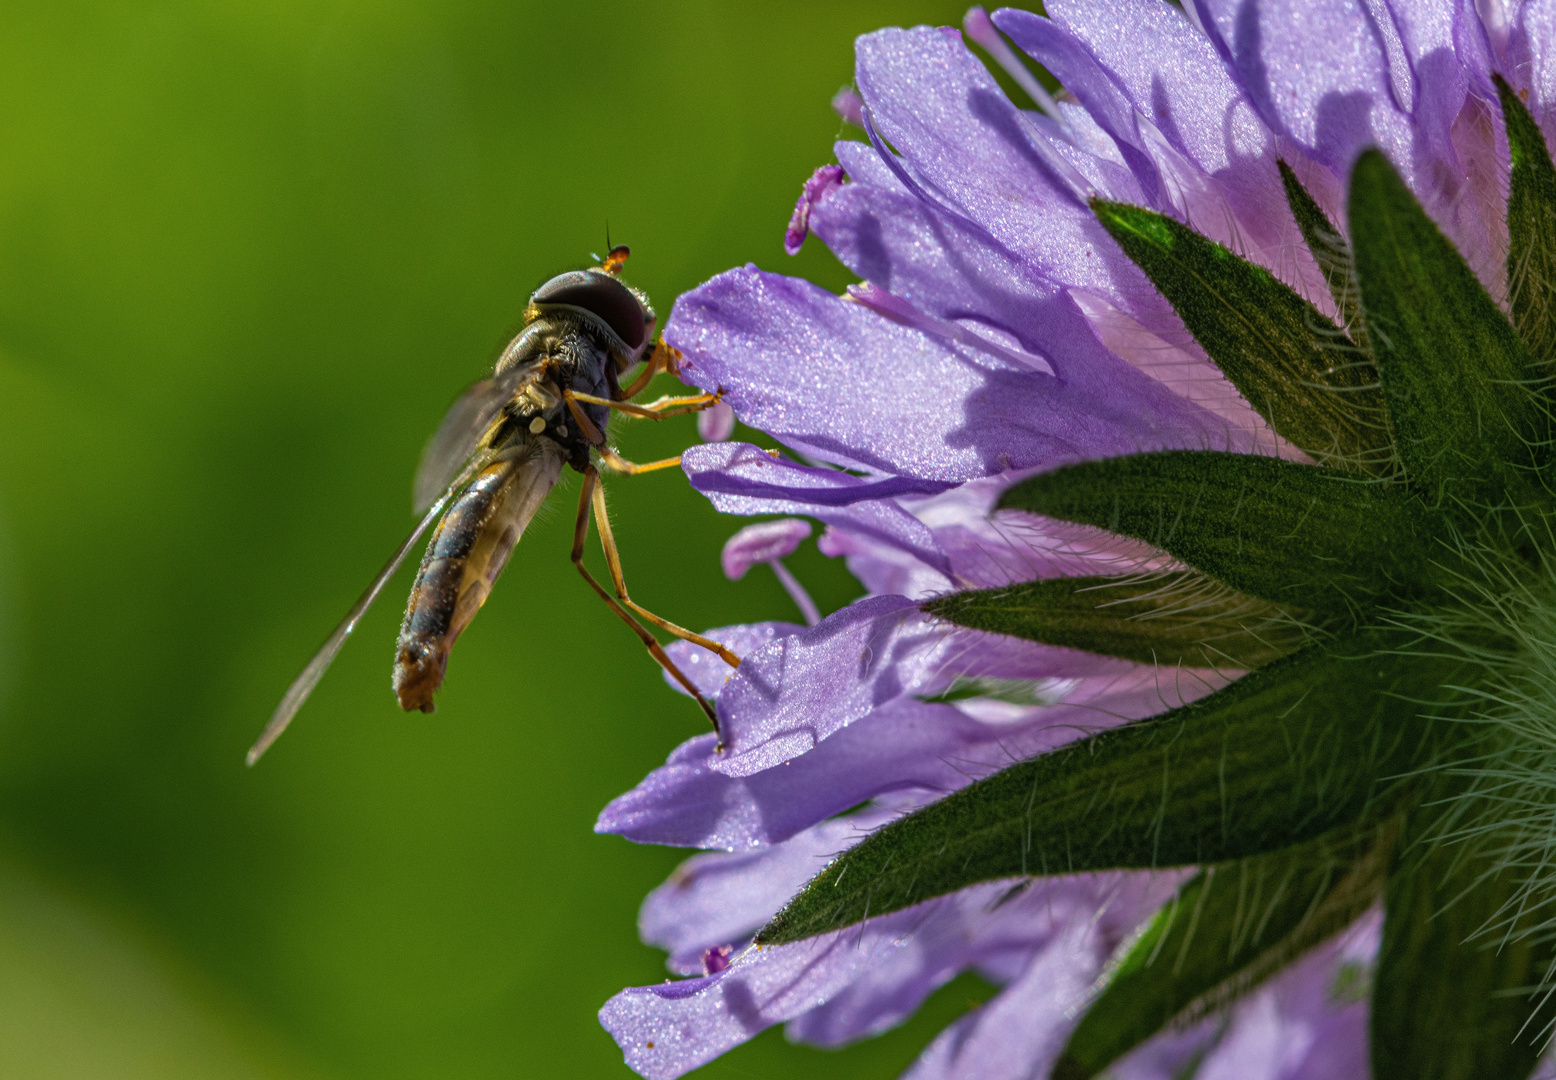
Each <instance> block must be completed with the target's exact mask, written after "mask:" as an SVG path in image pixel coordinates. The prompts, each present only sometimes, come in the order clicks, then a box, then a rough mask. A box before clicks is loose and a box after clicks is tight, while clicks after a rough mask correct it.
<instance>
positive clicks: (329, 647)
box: [248, 458, 486, 765]
mask: <svg viewBox="0 0 1556 1080" xmlns="http://www.w3.org/2000/svg"><path fill="white" fill-rule="evenodd" d="M485 464H486V462H485V459H484V458H482V459H478V460H476V461H474V462H471V463H470V464H469V466H468V467H466V468H465V469H464V471H463V472H461V473H460V474H459V475H458V476H457V477H455V478H454V480H453V481H452V482H451V483H449V484H448V485H447V486H446V487H445V488H444V489H443V494H442V496H441V497H440V498H438V499H437V500H436V501H434V502H433V504H432V506H431V507H429V508H428V510H427V512H426V514H425V515H423V517H422V519H421V523H420V524H418V525H417V526H416V528H415V529H414V530H412V532H411V535H409V536H407V537H406V538H405V542H404V543H403V544H401V545H400V547H399V550H398V551H396V552H395V553H394V557H393V558H391V559H390V560H389V562H388V563H386V564H385V565H384V568H383V569H382V570H380V571H379V572H378V576H377V577H375V578H374V579H373V583H372V584H371V585H369V586H368V587H367V591H366V592H364V593H363V594H362V595H361V597H360V598H358V600H357V602H356V603H355V604H353V605H351V610H350V611H348V612H347V613H346V617H345V618H344V619H342V620H341V623H340V625H339V626H337V627H336V628H335V632H334V633H333V634H331V635H330V636H329V640H327V641H326V642H325V643H324V645H323V647H322V648H320V649H319V651H318V653H317V654H315V656H314V658H313V659H312V660H310V661H308V666H307V667H305V668H303V671H302V674H301V675H299V676H297V678H296V679H295V680H293V682H292V685H291V686H290V687H288V688H287V691H286V696H285V697H283V698H282V699H281V704H279V705H277V706H276V711H275V712H274V713H272V714H271V715H270V723H268V724H266V725H265V730H264V731H262V732H260V735H259V739H258V741H256V742H255V743H254V745H253V746H252V747H251V748H250V749H249V753H248V763H249V764H250V765H252V764H254V763H255V762H256V761H258V760H259V759H260V756H261V755H262V754H264V752H265V751H266V750H268V749H270V744H271V743H273V742H275V741H276V740H277V739H279V738H280V737H281V733H282V732H283V731H285V730H286V726H287V725H288V724H290V723H291V722H292V717H294V716H296V715H297V710H298V709H301V708H302V707H303V702H305V701H307V700H308V695H309V694H311V693H313V688H314V687H315V686H317V685H318V683H319V680H320V679H322V678H323V677H324V673H325V672H326V671H328V670H329V666H330V663H331V662H332V661H333V660H334V659H335V654H336V653H338V652H340V647H341V646H342V645H344V644H345V643H346V639H347V638H348V637H350V636H351V632H352V631H353V630H355V629H356V628H357V623H358V622H360V621H361V619H362V616H363V615H365V614H366V613H367V609H368V608H370V607H372V606H373V601H374V600H377V599H378V594H379V593H380V592H382V591H383V588H384V585H385V584H386V583H387V582H388V581H389V579H390V578H392V577H394V572H395V571H396V570H398V569H399V568H400V564H401V563H403V562H404V561H405V556H406V555H408V554H410V551H411V549H412V548H414V547H415V546H416V542H417V541H418V540H420V539H421V538H422V536H423V535H424V534H425V533H426V531H427V530H428V529H429V528H431V527H432V523H433V522H434V521H436V520H437V519H438V515H439V514H441V513H443V508H444V507H446V506H447V505H448V502H449V500H450V499H452V498H453V497H454V494H455V493H456V492H457V491H459V489H460V488H462V487H464V486H465V482H466V481H468V480H469V479H470V477H471V476H472V475H474V474H475V473H476V471H477V470H478V469H479V468H480V467H481V466H483V465H485Z"/></svg>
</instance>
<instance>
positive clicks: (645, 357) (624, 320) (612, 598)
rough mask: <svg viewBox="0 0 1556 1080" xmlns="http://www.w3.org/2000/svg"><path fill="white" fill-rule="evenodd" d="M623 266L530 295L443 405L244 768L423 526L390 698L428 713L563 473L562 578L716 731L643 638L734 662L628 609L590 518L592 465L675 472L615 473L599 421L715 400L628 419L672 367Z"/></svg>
mask: <svg viewBox="0 0 1556 1080" xmlns="http://www.w3.org/2000/svg"><path fill="white" fill-rule="evenodd" d="M629 254H630V252H629V251H628V249H627V248H625V247H614V248H612V249H611V250H610V253H609V254H608V255H606V257H605V259H604V261H603V262H602V263H601V265H600V266H597V267H591V268H589V269H587V270H574V271H570V272H568V273H565V274H559V275H558V276H556V277H554V278H552V279H551V280H550V281H548V282H546V283H545V284H544V285H542V286H541V287H540V288H538V289H536V290H535V292H534V294H533V295H532V296H531V297H530V302H529V306H528V307H527V308H526V309H525V312H524V328H523V329H522V330H521V331H520V332H519V334H518V336H517V337H515V338H514V339H513V341H512V342H510V343H509V344H508V347H507V348H506V349H504V350H503V352H502V355H501V356H500V357H499V358H498V360H497V365H496V369H495V370H494V371H493V373H492V375H491V376H490V377H488V378H485V379H482V380H481V381H480V382H478V383H476V384H475V385H474V386H472V387H470V389H468V390H466V391H465V393H464V394H463V395H461V396H460V398H459V399H458V400H457V401H455V402H454V404H453V405H452V406H451V407H450V408H449V411H448V414H447V415H446V416H445V417H444V419H443V422H442V424H441V425H439V427H438V430H437V433H436V434H435V435H433V437H432V439H431V441H430V442H429V443H428V444H427V448H426V450H425V451H424V452H423V454H422V459H421V465H420V467H419V468H418V470H417V473H416V483H415V502H416V510H417V512H418V513H422V514H423V517H422V519H421V523H420V524H418V525H417V526H416V528H415V529H414V530H412V532H411V534H410V536H408V537H407V538H406V540H405V542H404V543H403V544H401V545H400V547H399V550H397V551H396V552H395V553H394V556H393V558H391V559H390V560H389V562H388V564H387V565H385V567H384V568H383V570H381V571H380V572H379V574H378V576H377V577H376V578H374V579H373V583H372V584H371V585H369V586H368V587H367V591H366V592H364V593H363V594H362V596H361V598H360V599H358V600H357V602H356V604H354V605H353V606H352V608H351V610H350V611H349V612H347V614H346V617H345V619H344V620H342V622H341V624H340V625H339V626H337V627H336V628H335V632H334V633H333V634H331V635H330V636H329V639H328V640H327V641H326V642H325V643H324V645H323V647H322V648H320V649H319V651H318V653H317V654H316V655H315V656H314V658H313V659H312V660H311V661H309V663H308V666H307V667H305V668H303V671H302V674H300V675H298V676H297V679H296V680H295V681H294V682H293V683H292V685H291V687H290V688H289V689H288V690H287V692H286V696H285V697H283V698H282V699H281V704H280V705H278V706H276V711H275V713H274V714H273V715H272V716H271V718H270V722H269V723H268V724H267V725H265V730H264V731H263V732H262V733H261V734H260V736H259V740H258V741H257V742H255V744H254V746H253V748H252V749H251V750H249V753H248V763H249V764H250V765H252V764H254V762H256V761H258V760H259V758H260V755H262V754H263V753H264V752H265V751H266V750H267V749H269V747H270V745H271V743H273V742H275V740H276V739H277V738H279V737H280V735H281V733H282V732H283V731H285V730H286V726H287V724H289V723H290V722H291V720H292V717H293V716H295V715H296V714H297V710H298V709H300V708H301V707H302V705H303V702H305V701H306V700H307V699H308V695H309V694H310V693H311V692H312V691H313V688H314V686H316V685H317V684H318V682H319V679H320V678H322V677H323V675H324V672H325V670H326V669H328V668H329V666H330V662H331V661H332V660H334V659H335V655H336V654H337V653H338V652H340V649H341V646H342V645H344V644H345V643H346V639H347V638H348V637H350V636H351V632H352V631H353V630H355V629H356V626H357V623H358V622H359V621H360V620H361V618H362V616H363V615H364V614H365V613H366V612H367V609H368V608H369V607H370V606H371V605H372V603H373V601H374V600H376V599H377V598H378V594H379V593H380V592H381V591H382V590H383V587H384V585H385V584H386V583H387V582H388V581H389V579H390V578H391V577H392V576H393V575H394V572H395V571H396V570H398V569H399V567H400V564H401V563H402V562H404V561H405V557H406V555H408V554H409V553H410V551H411V549H412V548H414V547H415V546H416V543H417V542H418V541H419V540H420V539H421V538H422V536H423V535H424V534H425V533H426V532H427V530H428V529H429V528H431V527H432V525H433V523H434V522H437V528H436V529H434V530H433V533H432V539H431V540H430V541H429V542H428V544H427V550H426V553H425V555H423V557H422V561H421V569H420V570H418V571H417V574H416V582H415V584H414V585H412V586H411V595H410V600H409V601H408V602H407V604H406V609H405V621H404V622H403V623H402V624H401V626H400V638H399V642H398V644H397V646H396V650H395V659H394V692H395V696H396V697H397V698H398V699H399V702H400V706H401V708H403V709H405V710H406V711H410V710H413V709H420V710H421V711H422V712H432V710H433V701H432V699H433V694H434V693H435V692H436V691H437V689H438V687H440V686H441V685H442V684H443V676H444V672H445V670H446V668H447V665H448V656H449V652H450V651H451V650H452V649H453V647H454V642H455V641H456V640H457V639H458V638H459V635H460V634H461V633H462V632H463V631H464V629H465V627H467V626H469V625H470V620H472V619H473V618H475V614H476V612H477V611H479V610H480V608H481V605H482V604H483V603H485V602H486V598H487V596H488V595H489V594H490V593H491V589H492V586H493V585H494V584H495V583H496V581H497V578H498V576H499V575H500V574H501V573H502V571H503V567H504V566H506V565H507V562H508V556H509V555H511V554H512V553H513V548H514V545H516V544H517V543H518V541H519V537H520V536H522V535H523V533H524V529H525V528H526V526H528V525H529V523H530V520H531V519H532V518H533V517H534V516H535V512H536V511H537V510H538V509H539V508H540V504H541V503H542V502H544V501H545V498H546V496H547V495H549V494H550V492H551V489H552V488H553V487H554V486H555V485H556V483H557V481H558V479H560V477H561V474H562V468H563V466H564V465H565V466H571V467H572V468H573V469H575V470H577V471H578V472H579V473H581V474H582V475H583V490H582V492H581V493H580V495H579V499H578V521H577V525H576V526H575V527H574V529H573V552H572V560H573V565H574V566H576V567H577V568H578V572H579V573H580V574H582V575H583V577H584V580H585V581H587V582H588V583H589V585H590V587H591V588H593V589H594V591H595V592H596V593H598V594H599V597H600V599H601V600H604V601H605V603H606V604H607V605H609V607H610V609H611V610H612V611H614V612H615V613H616V614H617V615H618V616H620V617H621V619H622V621H624V622H625V623H626V624H627V625H628V626H630V627H631V628H632V629H633V631H634V632H635V633H636V634H637V635H638V638H639V639H640V640H641V641H642V642H643V644H644V646H645V647H646V648H647V649H648V651H649V653H650V655H652V656H653V658H654V659H655V660H656V661H658V663H659V664H660V666H661V667H663V668H664V669H665V671H667V672H668V673H669V674H670V675H671V677H673V678H674V679H675V680H676V681H677V682H679V683H680V684H681V686H683V687H684V688H685V689H686V691H687V692H688V693H689V694H691V695H692V697H693V698H695V699H696V701H697V703H698V704H699V705H700V706H701V707H702V710H703V712H704V713H706V714H707V716H708V719H709V720H710V721H712V722H713V726H714V730H715V731H717V730H718V718H717V716H716V714H715V713H714V710H713V706H712V705H710V704H709V703H708V700H707V699H706V698H704V697H703V696H702V694H701V693H699V692H698V690H697V688H696V687H695V686H694V685H692V682H691V680H690V679H688V678H687V677H686V675H685V674H684V673H683V672H682V671H681V670H680V668H678V667H676V665H675V662H674V661H672V660H671V659H670V657H669V656H668V655H667V654H666V653H665V651H664V648H663V647H662V646H661V645H660V644H659V640H658V639H657V638H656V637H655V636H654V634H653V633H652V632H651V631H650V630H648V629H647V628H646V627H645V626H644V625H643V622H648V623H651V624H652V625H654V626H657V627H659V628H660V629H661V630H664V631H667V632H668V633H670V634H673V635H674V636H676V637H679V638H683V639H685V640H686V641H691V642H695V643H696V644H698V645H701V646H702V647H703V648H705V649H708V650H710V651H711V652H714V653H716V654H717V655H718V656H719V657H721V658H722V659H723V660H724V661H725V662H726V663H728V664H729V665H730V666H731V667H735V666H738V665H739V663H740V658H739V657H737V656H735V655H734V654H733V653H732V652H730V651H729V650H728V649H726V648H725V647H724V646H723V645H720V644H719V643H718V642H716V641H712V640H710V639H709V638H705V637H703V636H702V635H700V634H694V633H692V632H691V631H689V630H686V629H683V628H682V627H679V626H677V625H675V624H674V623H672V622H669V621H668V620H665V619H662V618H660V617H659V616H658V615H655V614H654V613H653V612H651V611H649V610H647V609H646V608H644V607H642V606H640V605H639V604H637V603H636V602H634V601H633V600H632V598H631V597H630V596H629V595H628V593H627V583H626V580H625V578H623V576H622V572H621V558H620V556H619V555H618V553H617V551H616V541H615V538H614V537H613V536H612V534H611V527H610V519H609V518H608V517H607V516H606V512H605V489H604V487H603V486H602V485H601V483H600V474H599V470H598V469H597V468H596V466H595V464H594V461H595V458H596V457H597V458H598V459H599V461H600V463H601V464H602V465H603V466H604V467H605V468H607V469H609V470H611V471H613V472H618V473H627V474H631V473H642V472H651V471H653V470H655V469H664V468H670V467H673V466H675V465H678V464H679V463H680V458H678V457H677V458H667V459H665V460H663V461H654V462H649V463H647V464H643V465H637V464H634V463H632V462H630V461H625V460H623V459H622V458H621V457H620V456H618V455H617V454H616V452H615V451H614V450H613V449H611V447H610V444H609V443H608V442H607V441H606V438H605V431H606V427H607V425H608V423H609V421H610V414H611V411H612V410H616V411H619V412H625V413H629V414H631V415H633V416H642V417H648V418H651V419H656V420H657V419H664V418H665V417H670V416H677V415H681V414H683V413H688V412H696V411H699V410H701V409H706V408H709V407H711V406H712V405H714V404H715V403H717V401H718V400H719V394H717V393H714V394H697V395H695V396H689V397H664V398H660V399H659V400H658V401H654V402H650V403H648V404H642V405H640V404H635V403H633V402H632V401H631V400H630V399H631V398H633V397H635V396H637V395H638V394H640V393H642V391H643V390H644V389H645V388H646V387H647V386H648V384H649V382H650V381H651V380H652V379H653V377H654V376H655V375H656V374H658V373H659V372H661V371H669V372H671V373H672V374H674V373H677V372H678V367H677V365H678V362H679V359H680V354H679V353H677V352H676V351H675V350H674V349H672V348H671V347H670V346H668V345H666V344H665V343H664V341H663V340H659V341H655V340H654V328H655V323H656V321H657V320H656V317H655V315H654V309H653V308H652V307H651V306H650V305H649V302H648V298H647V297H646V296H644V295H643V294H642V293H641V292H639V291H638V290H636V289H634V288H632V287H631V286H629V285H627V284H626V283H625V282H623V281H622V280H621V276H620V275H621V267H622V264H623V263H624V262H626V260H627V256H628V255H629ZM639 361H643V362H644V363H643V370H642V372H641V373H639V375H638V377H637V378H636V379H635V380H633V382H632V383H631V384H630V385H628V386H626V387H623V386H622V385H621V382H620V380H621V378H622V376H624V375H625V374H626V372H627V371H628V370H629V369H630V368H631V367H632V366H633V365H634V364H636V363H638V362H639ZM591 517H592V518H593V519H594V521H595V523H596V524H597V526H598V527H599V532H600V545H601V547H603V548H604V550H605V562H606V565H607V567H608V568H609V570H610V578H611V584H612V586H613V587H614V588H613V591H614V595H612V593H610V592H607V591H606V590H605V588H604V586H602V585H601V584H600V583H599V581H597V580H596V579H595V577H594V576H593V575H592V574H590V573H589V571H588V569H587V568H586V567H585V566H584V562H583V553H584V542H585V540H586V539H587V538H588V534H589V520H590V518H591ZM639 619H641V620H643V621H642V622H640V621H639Z"/></svg>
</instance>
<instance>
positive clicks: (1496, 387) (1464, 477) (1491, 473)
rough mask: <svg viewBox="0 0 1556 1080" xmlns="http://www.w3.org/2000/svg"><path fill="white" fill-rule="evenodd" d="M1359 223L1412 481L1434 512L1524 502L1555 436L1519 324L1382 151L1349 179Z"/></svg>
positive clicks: (1376, 343)
mask: <svg viewBox="0 0 1556 1080" xmlns="http://www.w3.org/2000/svg"><path fill="white" fill-rule="evenodd" d="M1350 222H1351V243H1352V245H1353V248H1354V251H1355V257H1356V278H1357V282H1358V284H1359V285H1360V287H1361V299H1362V311H1363V313H1364V315H1365V318H1366V320H1367V333H1368V335H1369V336H1370V338H1371V339H1372V344H1373V351H1374V353H1375V355H1376V357H1377V361H1378V370H1379V372H1380V374H1381V377H1382V380H1383V391H1384V396H1385V397H1386V398H1387V400H1388V411H1389V424H1390V427H1391V429H1392V431H1393V435H1394V446H1395V449H1396V451H1397V452H1398V455H1399V459H1400V462H1401V463H1402V464H1403V466H1404V468H1405V473H1406V475H1407V477H1408V479H1409V480H1410V482H1411V483H1412V484H1413V485H1414V486H1415V487H1416V489H1417V490H1418V491H1420V492H1421V493H1422V495H1423V496H1424V497H1425V498H1426V499H1427V501H1428V502H1429V503H1431V504H1433V505H1437V504H1439V503H1448V504H1459V505H1461V506H1463V507H1465V508H1466V509H1469V510H1472V509H1473V508H1474V507H1477V506H1479V507H1499V506H1506V505H1508V504H1509V503H1513V504H1518V505H1523V504H1526V503H1527V502H1528V501H1529V499H1530V498H1531V497H1532V496H1533V495H1534V491H1533V488H1532V485H1531V481H1532V477H1531V476H1530V470H1532V469H1534V468H1536V467H1538V466H1539V465H1540V464H1541V463H1542V461H1543V459H1544V454H1545V450H1546V449H1547V446H1546V442H1547V440H1548V435H1547V434H1545V426H1546V425H1545V416H1544V412H1545V408H1544V405H1543V403H1542V402H1541V401H1540V399H1539V397H1538V394H1537V391H1536V389H1535V387H1534V386H1533V382H1534V378H1533V368H1532V365H1531V362H1530V359H1529V354H1528V351H1527V350H1525V349H1524V347H1523V343H1522V342H1520V341H1519V340H1518V335H1517V334H1515V333H1514V332H1513V327H1512V324H1511V323H1509V322H1508V321H1507V319H1506V317H1504V316H1503V314H1502V312H1501V311H1500V310H1498V309H1497V306H1496V303H1495V302H1494V301H1493V300H1492V299H1491V297H1490V296H1489V295H1488V294H1487V293H1486V290H1485V288H1484V287H1482V285H1481V284H1480V281H1479V280H1477V279H1476V277H1475V275H1474V273H1473V272H1472V271H1471V270H1470V268H1469V266H1468V265H1467V264H1466V263H1465V261H1464V259H1463V258H1462V257H1461V256H1460V255H1459V253H1458V252H1457V251H1455V250H1454V247H1453V245H1452V244H1451V243H1449V242H1448V239H1447V237H1445V236H1443V234H1442V233H1441V232H1440V231H1439V230H1438V228H1437V226H1436V225H1435V224H1433V223H1432V220H1431V218H1429V217H1427V215H1426V212H1425V211H1424V210H1422V209H1421V205H1420V203H1418V202H1416V199H1415V196H1414V195H1412V194H1411V193H1410V190H1409V189H1408V188H1406V187H1405V184H1404V181H1402V180H1401V179H1400V178H1399V175H1398V174H1397V173H1396V172H1395V171H1394V168H1393V166H1391V165H1390V164H1389V163H1388V159H1387V158H1385V157H1384V156H1383V154H1382V153H1381V152H1380V151H1377V150H1368V151H1365V152H1364V153H1363V154H1362V155H1361V157H1360V158H1358V159H1357V162H1356V168H1355V169H1353V170H1352V172H1351V195H1350ZM1477 518H1478V515H1475V514H1474V513H1472V512H1471V513H1468V514H1465V515H1463V516H1462V520H1464V521H1465V522H1466V523H1469V524H1473V523H1474V521H1475V520H1476V519H1477Z"/></svg>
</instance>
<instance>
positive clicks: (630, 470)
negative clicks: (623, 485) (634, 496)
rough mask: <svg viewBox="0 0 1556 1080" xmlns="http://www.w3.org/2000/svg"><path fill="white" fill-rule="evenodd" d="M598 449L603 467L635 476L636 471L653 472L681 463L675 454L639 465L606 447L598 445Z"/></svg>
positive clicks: (671, 467)
mask: <svg viewBox="0 0 1556 1080" xmlns="http://www.w3.org/2000/svg"><path fill="white" fill-rule="evenodd" d="M599 451H600V461H601V462H602V463H604V465H605V467H606V468H607V469H609V470H610V471H611V472H614V473H621V474H622V475H624V476H636V475H637V474H638V473H646V472H654V471H655V470H656V469H673V468H675V467H676V466H677V465H679V464H680V463H681V459H680V457H679V456H677V457H668V458H661V459H660V460H659V461H650V462H648V463H647V464H644V465H639V464H638V463H637V462H635V461H628V460H627V459H626V458H624V457H621V456H620V455H619V454H617V453H616V452H615V451H614V450H610V449H607V448H606V447H603V446H602V447H600V448H599Z"/></svg>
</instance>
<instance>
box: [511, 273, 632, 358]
mask: <svg viewBox="0 0 1556 1080" xmlns="http://www.w3.org/2000/svg"><path fill="white" fill-rule="evenodd" d="M530 303H532V304H540V305H546V304H568V305H570V306H572V307H579V308H583V309H584V310H585V311H587V312H589V314H591V315H594V316H597V317H598V318H599V319H600V320H601V321H602V322H604V323H605V325H606V326H608V327H610V328H611V329H612V330H614V331H616V335H617V336H618V337H619V338H621V340H622V341H623V342H624V343H625V344H626V346H627V348H629V349H633V350H636V349H639V348H641V347H642V346H643V342H644V341H645V340H646V339H647V337H648V320H647V318H646V317H645V315H644V312H643V302H642V301H641V300H639V299H638V298H637V297H636V296H634V295H633V294H632V290H631V289H629V288H627V287H626V286H625V285H623V284H622V283H621V282H620V281H618V280H617V279H615V278H614V277H611V275H609V274H606V273H602V272H601V271H599V270H571V271H569V272H567V273H565V274H558V275H557V276H556V277H554V278H552V279H551V280H550V281H548V282H546V283H545V284H544V285H542V286H541V287H540V288H538V289H536V290H535V295H534V296H531V297H530Z"/></svg>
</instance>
